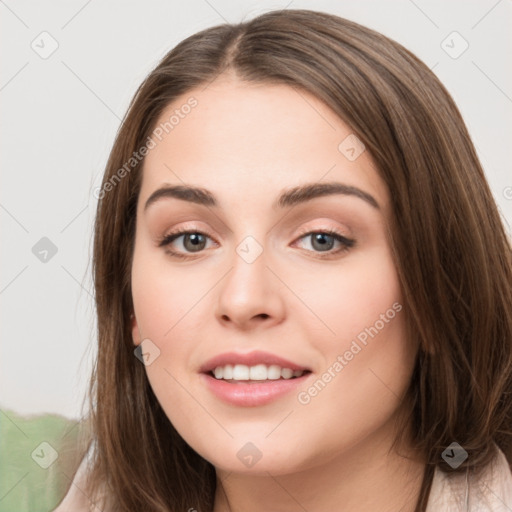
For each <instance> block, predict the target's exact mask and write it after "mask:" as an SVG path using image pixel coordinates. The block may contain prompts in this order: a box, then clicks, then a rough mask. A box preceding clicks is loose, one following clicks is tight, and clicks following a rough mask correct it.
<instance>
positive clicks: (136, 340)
mask: <svg viewBox="0 0 512 512" xmlns="http://www.w3.org/2000/svg"><path fill="white" fill-rule="evenodd" d="M130 322H131V330H132V340H133V344H134V345H135V346H136V347H138V346H139V345H140V342H141V338H140V331H139V325H138V324H137V319H136V318H135V314H134V313H132V314H131V315H130Z"/></svg>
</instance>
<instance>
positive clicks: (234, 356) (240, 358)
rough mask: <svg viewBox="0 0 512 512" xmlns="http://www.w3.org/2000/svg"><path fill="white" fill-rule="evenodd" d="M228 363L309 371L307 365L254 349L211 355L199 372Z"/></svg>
mask: <svg viewBox="0 0 512 512" xmlns="http://www.w3.org/2000/svg"><path fill="white" fill-rule="evenodd" d="M228 364H230V365H237V364H243V365H246V366H256V365H258V364H264V365H267V366H270V365H277V366H280V367H281V368H290V369H291V370H302V371H311V370H310V368H308V367H307V366H302V365H300V364H298V363H294V362H293V361H289V360H288V359H284V358H282V357H280V356H277V355H275V354H271V353H269V352H263V351H260V350H256V351H253V352H249V353H246V354H243V353H236V352H226V353H224V354H219V355H218V356H215V357H212V358H211V359H209V360H208V361H206V362H205V363H204V364H203V365H202V366H201V367H200V369H199V372H200V373H210V372H213V370H214V369H215V368H217V367H218V366H226V365H228Z"/></svg>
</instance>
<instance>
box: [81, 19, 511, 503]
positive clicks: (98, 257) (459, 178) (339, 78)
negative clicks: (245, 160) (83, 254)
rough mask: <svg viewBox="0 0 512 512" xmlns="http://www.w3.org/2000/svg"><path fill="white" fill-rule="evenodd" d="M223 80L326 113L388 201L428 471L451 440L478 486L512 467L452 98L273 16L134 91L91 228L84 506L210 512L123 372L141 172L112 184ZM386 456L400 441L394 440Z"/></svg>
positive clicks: (420, 446) (371, 50)
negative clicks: (169, 122)
mask: <svg viewBox="0 0 512 512" xmlns="http://www.w3.org/2000/svg"><path fill="white" fill-rule="evenodd" d="M226 71H229V72H231V73H234V74H236V76H237V77H238V78H239V79H241V80H244V81H247V82H253V83H263V84H264V83H267V84H288V85H289V86H291V87H294V88H296V89H297V90H303V91H308V92H309V93H312V94H313V95H314V96H316V97H317V98H319V99H320V100H322V101H323V102H324V103H325V104H326V105H327V106H328V107H330V108H331V109H332V110H333V111H334V112H335V113H336V114H337V115H339V117H340V118H341V119H342V120H343V121H344V122H345V123H347V124H348V125H349V126H350V127H351V129H352V131H353V132H354V133H355V134H356V135H357V137H358V138H359V139H360V140H361V141H362V142H363V143H364V145H365V146H366V148H367V150H368V151H369V152H370V154H371V156H372V158H373V160H374V162H375V163H376V166H377V171H378V172H379V174H380V176H381V177H382V179H383V180H384V181H385V183H386V185H387V187H388V190H389V192H390V197H391V211H392V213H391V219H390V223H391V224H390V225H391V246H392V250H393V252H394V255H395V260H396V265H397V271H398V275H399V280H400V285H401V289H402V293H403V297H404V306H405V307H404V309H405V314H406V319H407V328H408V335H409V336H410V337H411V339H415V340H418V341H419V347H420V348H419V351H418V355H417V359H416V364H415V369H414V373H413V377H412V380H411V383H410V387H409V390H408V394H407V403H408V404H409V405H410V407H409V410H410V413H409V415H408V417H407V422H408V424H409V425H411V426H412V431H413V439H412V441H413V443H414V445H415V447H416V448H417V451H418V454H419V455H420V456H421V460H423V461H425V462H426V466H425V467H426V471H425V476H424V479H423V484H422V488H421V492H420V496H419V499H418V502H417V505H416V511H417V512H420V511H423V510H425V507H426V503H427V500H428V494H429V489H430V485H431V482H432V475H433V472H434V469H435V468H436V467H439V468H440V470H442V471H448V470H450V468H449V467H448V466H447V465H446V464H445V463H444V461H443V459H442V457H441V454H442V452H443V450H444V449H445V448H446V447H447V446H448V445H450V444H451V443H452V442H453V441H456V442H458V443H459V444H460V445H461V446H462V447H463V448H464V449H465V450H466V451H467V452H468V458H467V459H466V461H465V462H464V463H463V464H461V465H460V466H459V467H458V468H457V469H456V470H453V471H455V472H463V471H466V470H468V469H469V470H471V471H475V472H478V471H479V470H480V469H481V468H483V467H485V466H486V465H487V464H488V463H489V462H490V460H491V459H492V457H493V456H494V455H495V454H496V446H498V447H499V448H501V450H502V451H503V452H504V453H505V455H506V457H507V459H508V461H509V463H510V462H511V461H512V426H511V425H512V256H511V248H510V244H509V241H508V240H507V236H506V233H505V230H504V227H503V225H502V222H501V220H500V216H499V214H498V211H497V208H496V205H495V202H494V200H493V197H492V194H491V192H490V190H489V187H488V184H487V182H486V180H485V176H484V173H483V170H482V167H481V165H480V163H479V161H478V158H477V155H476V152H475V149H474V147H473V144H472V142H471V140H470V137H469V134H468V132H467V130H466V127H465V125H464V122H463V119H462V117H461V115H460V113H459V111H458V109H457V107H456V106H455V104H454V102H453V100H452V98H451V97H450V95H449V93H448V92H447V91H446V89H445V88H444V87H443V86H442V85H441V83H440V82H439V80H438V79H437V78H436V77H435V75H434V74H433V73H432V72H431V71H430V69H429V68H428V67H427V66H425V64H423V63H422V62H421V61H420V60H418V59H417V58H416V57H415V56H414V55H413V54H411V53H410V52H409V51H408V50H406V49H405V48H403V47H402V46H401V45H399V44H398V43H396V42H394V41H392V40H390V39H388V38H387V37H384V36H383V35H381V34H379V33H377V32H374V31H372V30H370V29H368V28H365V27H363V26H360V25H358V24H356V23H353V22H351V21H348V20H345V19H342V18H339V17H337V16H333V15H329V14H325V13H321V12H314V11H307V10H285V11H272V12H269V13H266V14H263V15H261V16H258V17H257V18H255V19H253V20H250V21H247V22H244V23H240V24H235V25H232V24H225V25H221V26H217V27H213V28H210V29H207V30H203V31H201V32H199V33H197V34H195V35H192V36H191V37H189V38H187V39H186V40H184V41H182V42H181V43H180V44H178V45H177V46H176V47H175V48H174V49H173V50H172V51H170V52H169V53H168V54H167V55H165V57H164V58H163V59H162V60H161V62H160V63H159V64H158V65H157V67H156V68H155V69H154V70H153V71H152V72H151V73H150V74H149V76H148V77H147V78H146V79H145V81H144V82H143V83H142V84H141V86H140V87H139V89H138V90H137V93H136V95H135V97H134V98H133V100H132V102H131V104H130V107H129V109H128V112H127V114H126V116H125V118H124V120H123V122H122V125H121V127H120V129H119V132H118V134H117V137H116V141H115V143H114V146H113V149H112V152H111V154H110V158H109V160H108V163H107V167H106V170H105V174H104V178H103V185H104V187H105V190H108V192H106V193H104V194H102V196H100V200H99V202H98V210H97V217H96V224H95V233H94V236H95V239H94V264H93V267H94V268H93V271H94V283H95V291H96V304H97V315H98V317H97V318H98V343H99V345H98V356H97V361H96V365H95V368H94V371H93V375H92V379H91V387H90V390H89V395H90V400H91V403H90V409H91V411H90V414H91V422H92V433H91V435H92V438H93V439H94V442H95V450H94V455H93V466H92V471H91V473H90V481H89V490H88V492H89V494H90V495H92V494H95V493H97V492H98V491H99V490H100V488H104V489H105V490H106V492H107V494H108V498H107V502H106V503H108V507H109V508H108V510H116V511H133V510H146V511H178V510H180V511H182V510H188V509H190V508H195V509H196V510H197V511H199V512H210V511H211V510H212V509H213V502H214V495H215V486H216V477H215V468H214V467H213V466H212V464H210V463H209V462H208V461H206V460H204V459H203V458H202V457H201V456H200V455H199V454H197V453H196V452H195V451H194V450H193V449H192V448H191V447H190V446H188V445H187V444H186V443H185V441H184V440H183V439H182V438H181V436H180V435H179V434H178V433H177V432H176V430H175V429H174V427H173V426H172V424H171V423H170V421H169V420H168V418H167V417H166V415H165V413H164V412H163V410H162V408H161V407H160V405H159V403H158V400H157V399H156V397H155V395H154V394H153V392H152V389H151V387H150V385H149V383H148V379H147V378H146V373H145V369H144V366H143V365H142V364H141V363H140V362H139V361H138V360H137V358H136V357H134V354H133V350H134V346H133V341H132V335H131V320H130V314H131V313H132V311H133V305H132V296H131V286H130V272H131V263H132V253H133V247H134V237H135V218H136V205H137V199H138V194H139V189H140V183H141V172H142V164H143V160H141V161H140V162H138V163H137V165H135V166H134V167H133V169H131V170H130V171H129V172H125V173H123V177H122V179H117V181H116V182H115V186H111V187H110V188H106V184H107V183H108V182H110V183H111V184H112V183H113V181H112V179H113V178H115V177H116V174H117V178H119V175H120V173H119V170H120V169H121V168H123V166H125V164H126V162H127V161H129V159H130V157H131V156H132V154H133V152H134V151H137V150H138V149H139V148H140V147H142V146H143V145H144V144H145V142H146V141H147V138H148V137H149V136H150V135H151V133H152V131H153V130H154V128H155V124H156V121H157V119H158V118H159V116H160V114H161V113H162V111H163V110H164V108H165V107H166V106H168V105H169V103H171V102H172V101H173V100H175V99H176V98H177V97H178V96H180V95H182V94H184V93H186V92H187V91H190V90H192V89H193V88H195V87H197V86H200V85H202V84H204V85H205V86H206V84H208V83H209V82H211V81H212V80H214V79H215V78H216V77H217V76H219V75H220V74H222V73H223V72H226ZM397 441H398V438H397Z"/></svg>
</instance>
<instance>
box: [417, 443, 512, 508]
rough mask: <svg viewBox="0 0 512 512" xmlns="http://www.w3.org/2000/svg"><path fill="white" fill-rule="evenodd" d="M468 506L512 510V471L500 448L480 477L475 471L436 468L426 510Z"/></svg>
mask: <svg viewBox="0 0 512 512" xmlns="http://www.w3.org/2000/svg"><path fill="white" fill-rule="evenodd" d="M467 510H475V511H481V512H484V511H490V510H492V511H493V512H510V510H512V471H511V468H510V466H509V464H508V461H507V459H506V457H505V455H504V453H503V452H502V451H501V450H500V449H499V448H498V452H497V455H496V457H495V458H494V459H493V461H492V462H491V463H490V464H489V465H488V466H487V467H486V468H485V469H484V470H483V471H482V472H481V474H480V475H479V476H478V477H475V476H473V475H471V473H461V474H459V473H457V474H451V475H450V474H447V473H444V472H442V471H441V470H439V468H436V472H435V474H434V480H433V481H432V487H431V490H430V496H429V500H428V506H427V509H426V512H441V511H450V512H458V511H460V512H463V511H464V512H465V511H467Z"/></svg>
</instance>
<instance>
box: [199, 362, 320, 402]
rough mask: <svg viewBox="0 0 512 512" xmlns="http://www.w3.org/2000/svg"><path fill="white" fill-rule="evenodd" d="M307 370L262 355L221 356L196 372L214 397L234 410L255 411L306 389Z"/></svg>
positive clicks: (309, 371)
mask: <svg viewBox="0 0 512 512" xmlns="http://www.w3.org/2000/svg"><path fill="white" fill-rule="evenodd" d="M312 374H313V373H312V371H311V370H310V369H309V368H306V367H303V366H300V365H298V364H295V363H293V362H291V361H288V360H286V359H283V358H281V357H278V356H275V355H273V354H268V353H264V352H252V353H250V354H235V353H229V354H221V355H219V356H217V357H215V358H213V359H210V360H209V361H208V362H207V363H205V364H204V365H203V366H202V367H201V368H200V370H199V375H200V378H201V380H202V382H203V384H204V385H205V386H206V388H207V389H208V390H209V391H210V392H211V393H212V394H213V396H214V397H215V398H217V399H219V400H221V401H222V402H224V403H227V404H229V405H233V406H236V407H257V406H263V405H266V404H270V403H272V402H274V401H277V400H278V399H285V398H287V397H289V396H290V395H291V396H293V394H292V392H293V391H296V392H297V390H298V388H299V387H302V386H305V383H306V380H307V379H309V377H310V376H311V375H312Z"/></svg>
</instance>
